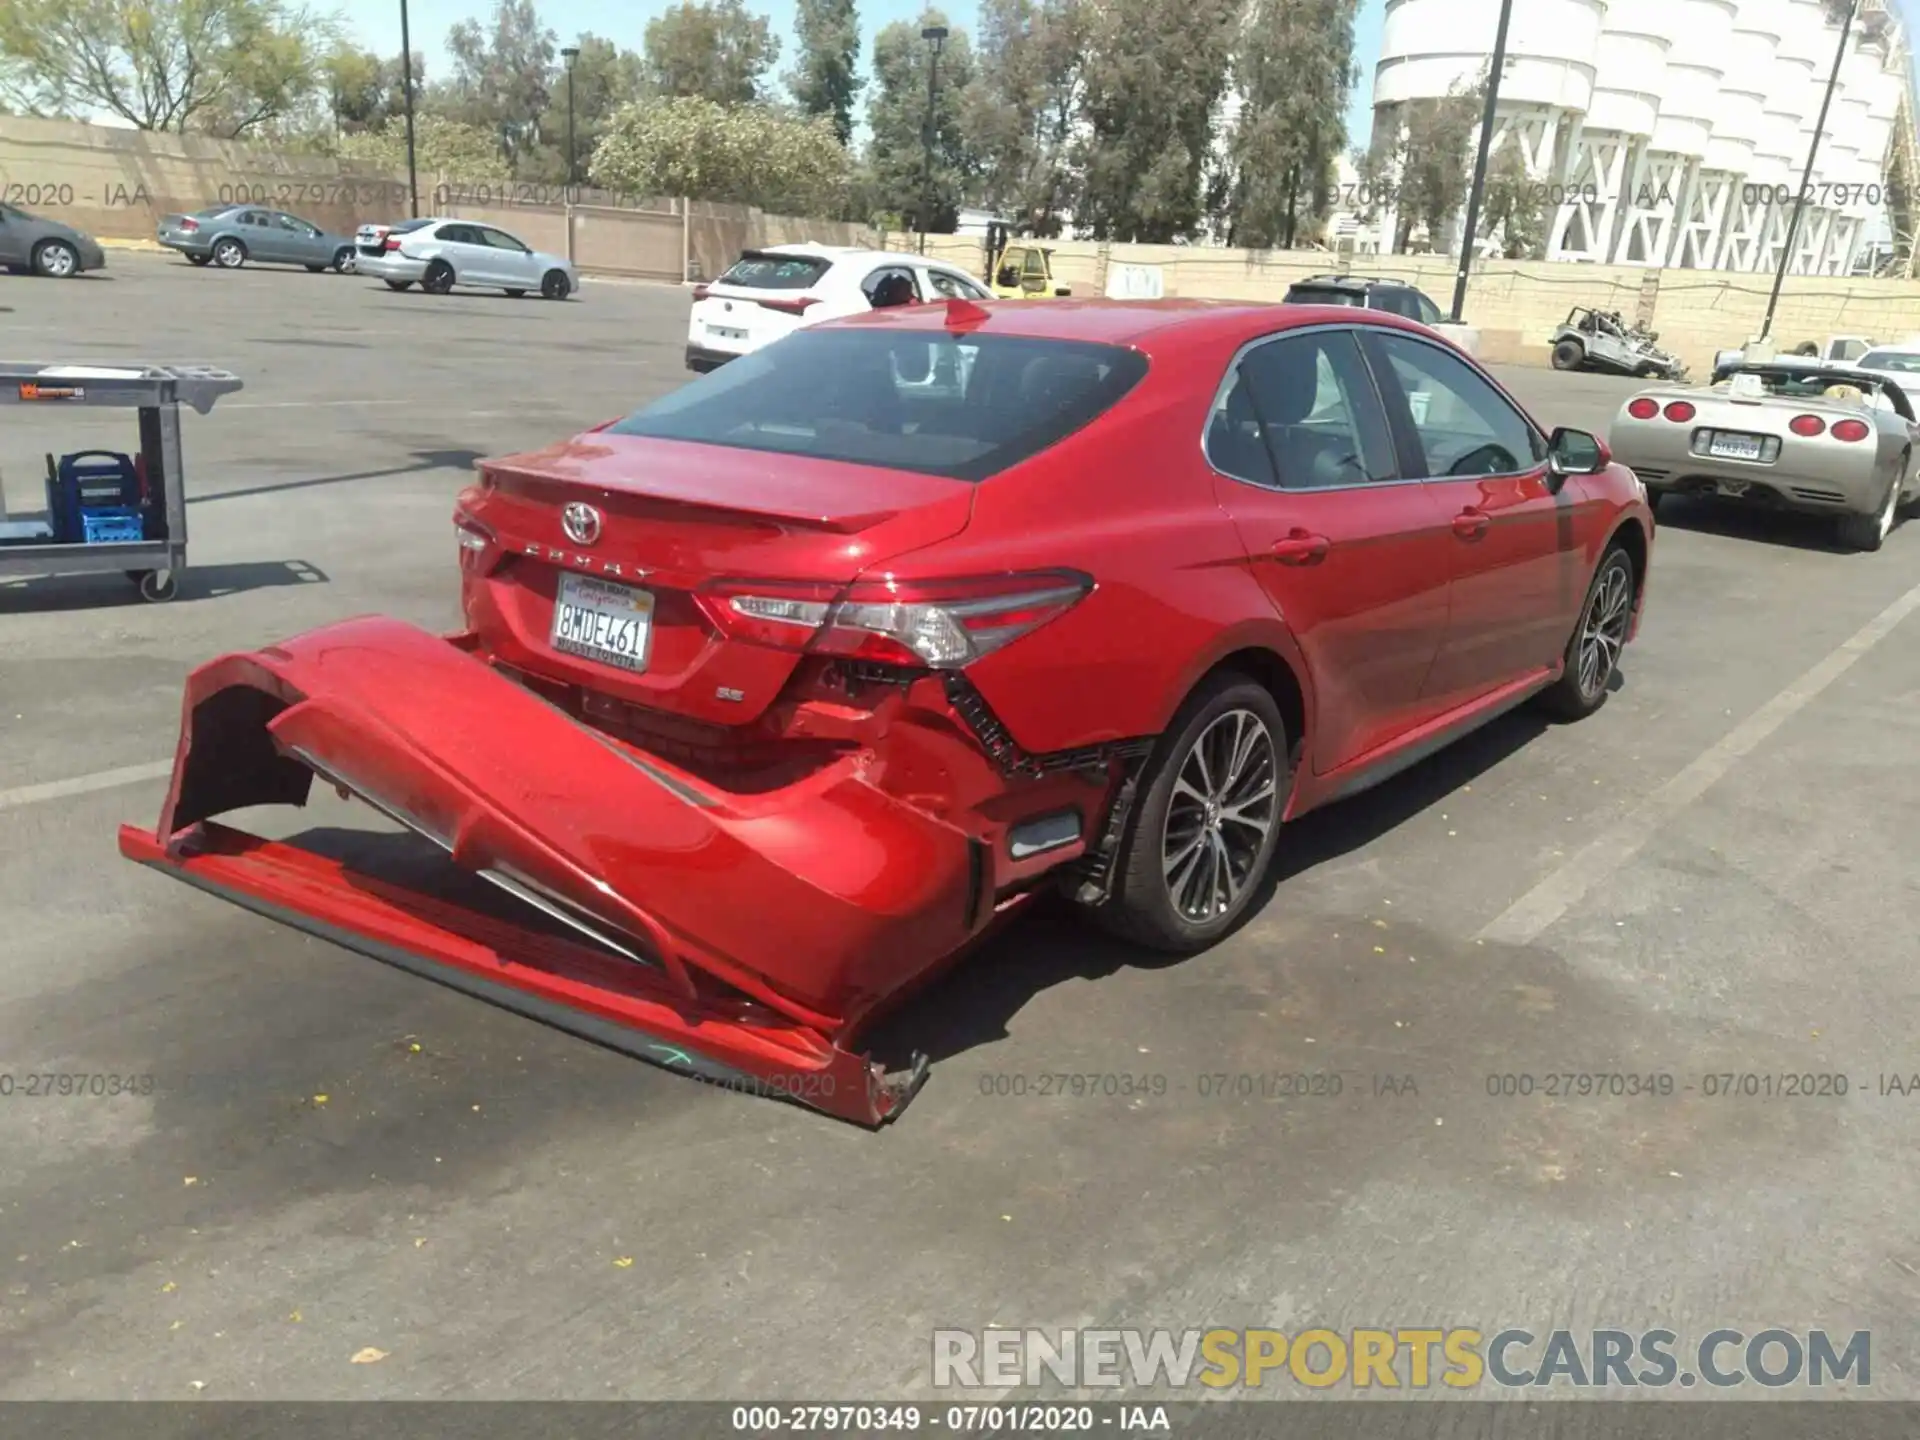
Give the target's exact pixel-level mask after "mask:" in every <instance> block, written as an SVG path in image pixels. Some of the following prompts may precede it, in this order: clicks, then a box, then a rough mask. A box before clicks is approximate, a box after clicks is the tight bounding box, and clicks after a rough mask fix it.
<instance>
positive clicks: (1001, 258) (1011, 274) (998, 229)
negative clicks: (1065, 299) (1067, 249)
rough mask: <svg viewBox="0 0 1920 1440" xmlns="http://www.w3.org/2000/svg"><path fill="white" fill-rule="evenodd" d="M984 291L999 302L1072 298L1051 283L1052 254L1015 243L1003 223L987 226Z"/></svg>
mask: <svg viewBox="0 0 1920 1440" xmlns="http://www.w3.org/2000/svg"><path fill="white" fill-rule="evenodd" d="M986 252H987V269H986V275H985V276H984V277H983V278H984V279H985V280H986V282H987V288H988V289H990V290H992V291H993V293H994V297H995V298H996V299H1000V300H1048V299H1052V298H1053V297H1055V296H1066V295H1071V294H1072V293H1073V292H1072V290H1071V289H1069V288H1068V287H1067V286H1065V285H1055V284H1054V283H1053V251H1051V250H1049V249H1047V248H1046V247H1045V246H1044V245H1036V244H1034V243H1032V242H1030V241H1026V240H1015V239H1014V238H1013V230H1012V227H1011V226H1009V225H1008V224H1007V223H1006V222H1005V221H1004V220H990V221H988V222H987V243H986Z"/></svg>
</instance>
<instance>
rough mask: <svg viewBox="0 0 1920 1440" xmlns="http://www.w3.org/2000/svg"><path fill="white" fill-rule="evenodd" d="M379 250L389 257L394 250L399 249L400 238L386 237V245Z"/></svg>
mask: <svg viewBox="0 0 1920 1440" xmlns="http://www.w3.org/2000/svg"><path fill="white" fill-rule="evenodd" d="M381 248H382V249H384V250H385V251H386V252H387V253H388V254H389V255H391V254H392V253H393V252H394V251H395V250H398V249H399V248H400V237H399V236H398V235H389V236H387V243H386V244H385V245H384V246H382V247H381Z"/></svg>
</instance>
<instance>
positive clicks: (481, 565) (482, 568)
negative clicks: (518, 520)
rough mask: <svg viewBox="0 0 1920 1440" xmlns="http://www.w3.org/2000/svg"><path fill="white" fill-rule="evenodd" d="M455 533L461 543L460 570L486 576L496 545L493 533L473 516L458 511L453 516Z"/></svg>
mask: <svg viewBox="0 0 1920 1440" xmlns="http://www.w3.org/2000/svg"><path fill="white" fill-rule="evenodd" d="M453 533H454V535H455V536H456V537H457V538H458V540H459V542H460V568H461V569H462V570H469V571H472V572H473V573H475V574H485V573H486V570H487V566H488V561H489V559H490V558H491V554H492V551H493V548H494V545H495V543H496V537H495V535H494V533H493V531H491V530H489V529H488V528H487V527H486V526H485V525H482V524H481V523H480V522H479V521H478V520H476V519H474V518H473V517H472V516H471V515H467V514H463V513H462V512H460V511H458V510H456V511H455V512H454V515H453Z"/></svg>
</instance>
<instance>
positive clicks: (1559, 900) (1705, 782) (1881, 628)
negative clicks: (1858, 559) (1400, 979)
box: [1477, 585, 1920, 945]
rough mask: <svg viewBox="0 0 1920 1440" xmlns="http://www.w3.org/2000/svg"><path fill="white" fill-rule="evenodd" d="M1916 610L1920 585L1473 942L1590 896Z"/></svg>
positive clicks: (1522, 941)
mask: <svg viewBox="0 0 1920 1440" xmlns="http://www.w3.org/2000/svg"><path fill="white" fill-rule="evenodd" d="M1915 610H1920V585H1915V586H1914V587H1913V588H1912V589H1911V590H1909V591H1907V593H1906V594H1904V595H1902V596H1901V597H1900V598H1899V599H1898V600H1895V601H1894V602H1893V603H1892V604H1891V605H1889V606H1887V608H1886V609H1884V610H1882V611H1881V612H1880V613H1879V614H1878V615H1876V616H1874V617H1873V619H1871V620H1869V621H1868V622H1867V623H1866V624H1865V625H1864V626H1862V627H1861V628H1860V630H1859V631H1858V632H1857V633H1856V634H1854V635H1853V637H1852V638H1851V639H1849V640H1847V641H1845V642H1844V643H1842V644H1841V645H1840V646H1839V647H1838V648H1837V649H1835V650H1834V651H1833V652H1832V653H1831V654H1829V655H1828V656H1827V657H1826V658H1825V659H1824V660H1822V661H1821V662H1820V663H1819V664H1817V665H1815V666H1814V667H1813V668H1812V669H1811V670H1808V671H1807V672H1806V673H1805V674H1804V675H1802V676H1801V677H1800V678H1799V679H1798V680H1795V681H1794V682H1793V683H1792V684H1791V685H1789V686H1787V688H1786V689H1784V690H1782V691H1781V692H1780V693H1779V694H1778V695H1775V696H1774V697H1773V698H1772V699H1771V700H1769V701H1768V702H1767V703H1766V704H1764V705H1762V706H1761V707H1760V708H1759V709H1758V710H1756V711H1754V712H1753V714H1751V715H1749V716H1748V717H1747V718H1746V719H1745V720H1743V721H1742V722H1741V723H1740V724H1738V725H1736V726H1735V727H1734V728H1733V729H1731V730H1729V731H1728V732H1727V733H1726V734H1725V735H1723V736H1721V737H1720V739H1719V740H1718V741H1717V742H1716V743H1715V744H1713V745H1712V746H1710V747H1709V748H1708V749H1707V750H1705V751H1704V752H1702V753H1701V754H1700V755H1699V756H1698V757H1697V758H1696V759H1695V760H1694V761H1693V762H1692V763H1691V764H1689V765H1688V766H1687V767H1686V768H1685V769H1684V770H1682V771H1680V773H1679V774H1677V775H1675V776H1674V777H1673V778H1672V779H1670V780H1668V781H1667V782H1666V784H1664V785H1662V786H1661V787H1660V788H1659V789H1658V790H1655V791H1654V792H1653V793H1652V794H1651V795H1649V796H1647V798H1646V799H1644V800H1642V801H1641V802H1640V803H1639V804H1638V805H1636V806H1635V807H1634V808H1633V809H1632V810H1630V811H1629V812H1628V813H1627V814H1626V815H1625V816H1623V817H1622V818H1621V819H1620V820H1618V821H1617V822H1615V823H1614V824H1613V825H1612V826H1610V827H1609V828H1608V829H1607V830H1605V831H1603V832H1602V833H1601V835H1600V836H1599V838H1598V839H1596V840H1594V841H1593V842H1592V843H1591V844H1589V845H1587V846H1586V847H1585V848H1584V849H1582V850H1578V851H1576V852H1575V853H1574V854H1573V855H1572V856H1570V857H1569V858H1568V859H1567V861H1566V862H1565V863H1564V864H1562V865H1561V866H1560V867H1559V868H1558V869H1557V870H1554V871H1552V872H1550V873H1549V874H1548V875H1547V876H1546V878H1545V879H1543V880H1541V881H1540V883H1539V884H1537V885H1535V886H1534V887H1533V888H1532V889H1531V890H1529V891H1527V893H1526V894H1524V895H1522V896H1521V897H1520V898H1519V899H1518V900H1516V901H1514V902H1513V904H1511V905H1509V906H1508V907H1507V908H1506V909H1505V910H1503V911H1502V912H1501V913H1500V914H1499V916H1497V917H1496V918H1495V919H1494V920H1492V921H1491V922H1489V923H1488V924H1487V925H1486V926H1485V927H1484V928H1483V929H1482V930H1481V931H1480V934H1479V936H1478V937H1477V938H1479V939H1481V940H1493V941H1498V942H1500V943H1502V944H1507V945H1527V944H1530V943H1532V942H1533V941H1534V940H1537V939H1538V938H1539V937H1540V936H1541V934H1542V933H1544V932H1545V931H1546V930H1547V928H1548V927H1549V926H1551V925H1552V924H1553V923H1554V922H1555V921H1557V920H1558V919H1559V918H1560V917H1561V916H1562V915H1565V914H1566V913H1567V911H1569V910H1571V909H1572V908H1573V907H1574V906H1575V905H1577V904H1578V903H1579V902H1580V901H1581V899H1582V898H1584V897H1585V896H1586V895H1587V893H1588V892H1589V891H1591V890H1592V889H1593V888H1594V887H1595V886H1596V885H1598V884H1599V883H1600V882H1601V881H1603V880H1605V879H1606V878H1607V877H1608V876H1610V875H1612V874H1613V872H1614V871H1616V870H1618V869H1619V868H1620V867H1621V866H1622V865H1624V864H1626V863H1627V861H1629V860H1631V859H1632V858H1633V857H1634V856H1635V855H1636V854H1638V853H1639V852H1640V849H1641V847H1642V846H1644V845H1645V844H1646V843H1647V841H1648V840H1649V839H1651V838H1652V837H1653V835H1654V834H1655V833H1656V832H1657V831H1659V830H1660V829H1661V827H1663V826H1664V825H1665V824H1666V823H1667V822H1668V821H1669V820H1671V819H1672V818H1673V817H1674V816H1675V815H1677V814H1679V812H1680V811H1682V810H1684V809H1685V808H1686V807H1687V806H1688V805H1691V804H1692V803H1693V802H1694V801H1695V800H1697V799H1699V798H1700V796H1702V795H1703V794H1705V793H1706V791H1707V790H1708V788H1709V787H1711V786H1712V785H1713V783H1714V782H1715V781H1716V780H1718V779H1720V777H1721V776H1723V775H1725V774H1726V773H1727V771H1729V770H1731V769H1732V768H1733V767H1734V765H1735V764H1736V763H1737V762H1738V761H1739V760H1740V759H1741V757H1742V756H1744V755H1746V754H1747V753H1748V752H1750V751H1752V750H1753V749H1754V748H1755V747H1756V746H1758V745H1759V744H1760V742H1761V741H1763V740H1765V739H1766V738H1767V737H1768V736H1769V735H1771V734H1773V732H1774V731H1776V730H1778V729H1779V728H1780V727H1781V726H1782V725H1784V724H1785V723H1786V722H1787V721H1788V720H1790V719H1791V718H1792V717H1793V716H1794V715H1795V714H1796V713H1798V712H1799V711H1800V710H1801V709H1803V708H1804V707H1805V706H1806V705H1807V703H1808V702H1809V701H1811V700H1813V699H1814V698H1815V697H1816V696H1818V695H1819V694H1820V692H1821V691H1823V690H1825V689H1826V688H1827V687H1828V686H1829V685H1831V684H1833V682H1834V681H1835V680H1838V679H1839V678H1840V677H1841V676H1842V675H1844V674H1845V673H1846V672H1847V671H1848V670H1849V669H1850V668H1852V666H1853V663H1854V662H1855V661H1856V660H1858V659H1859V658H1860V657H1861V656H1862V655H1864V654H1866V653H1867V652H1868V651H1869V650H1871V649H1872V648H1873V647H1874V646H1875V645H1878V644H1879V643H1880V642H1881V641H1882V640H1884V639H1886V638H1887V636H1888V635H1890V634H1892V633H1893V629H1894V627H1895V626H1897V625H1898V624H1899V623H1900V622H1901V621H1902V620H1904V619H1906V617H1907V616H1909V615H1911V614H1912V613H1913V612H1914V611H1915Z"/></svg>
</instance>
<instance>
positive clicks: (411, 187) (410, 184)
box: [400, 0, 420, 220]
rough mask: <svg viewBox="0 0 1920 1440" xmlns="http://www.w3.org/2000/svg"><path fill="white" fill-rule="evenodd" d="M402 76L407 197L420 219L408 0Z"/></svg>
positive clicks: (403, 15) (403, 9)
mask: <svg viewBox="0 0 1920 1440" xmlns="http://www.w3.org/2000/svg"><path fill="white" fill-rule="evenodd" d="M400 74H401V81H402V84H404V85H405V86H406V91H407V94H406V108H407V197H408V200H409V201H410V202H411V204H412V208H413V218H414V219H415V220H418V219H419V218H420V176H419V172H418V171H417V170H416V169H415V167H414V158H413V36H412V34H411V33H410V32H409V31H408V29H407V0H400Z"/></svg>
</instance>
